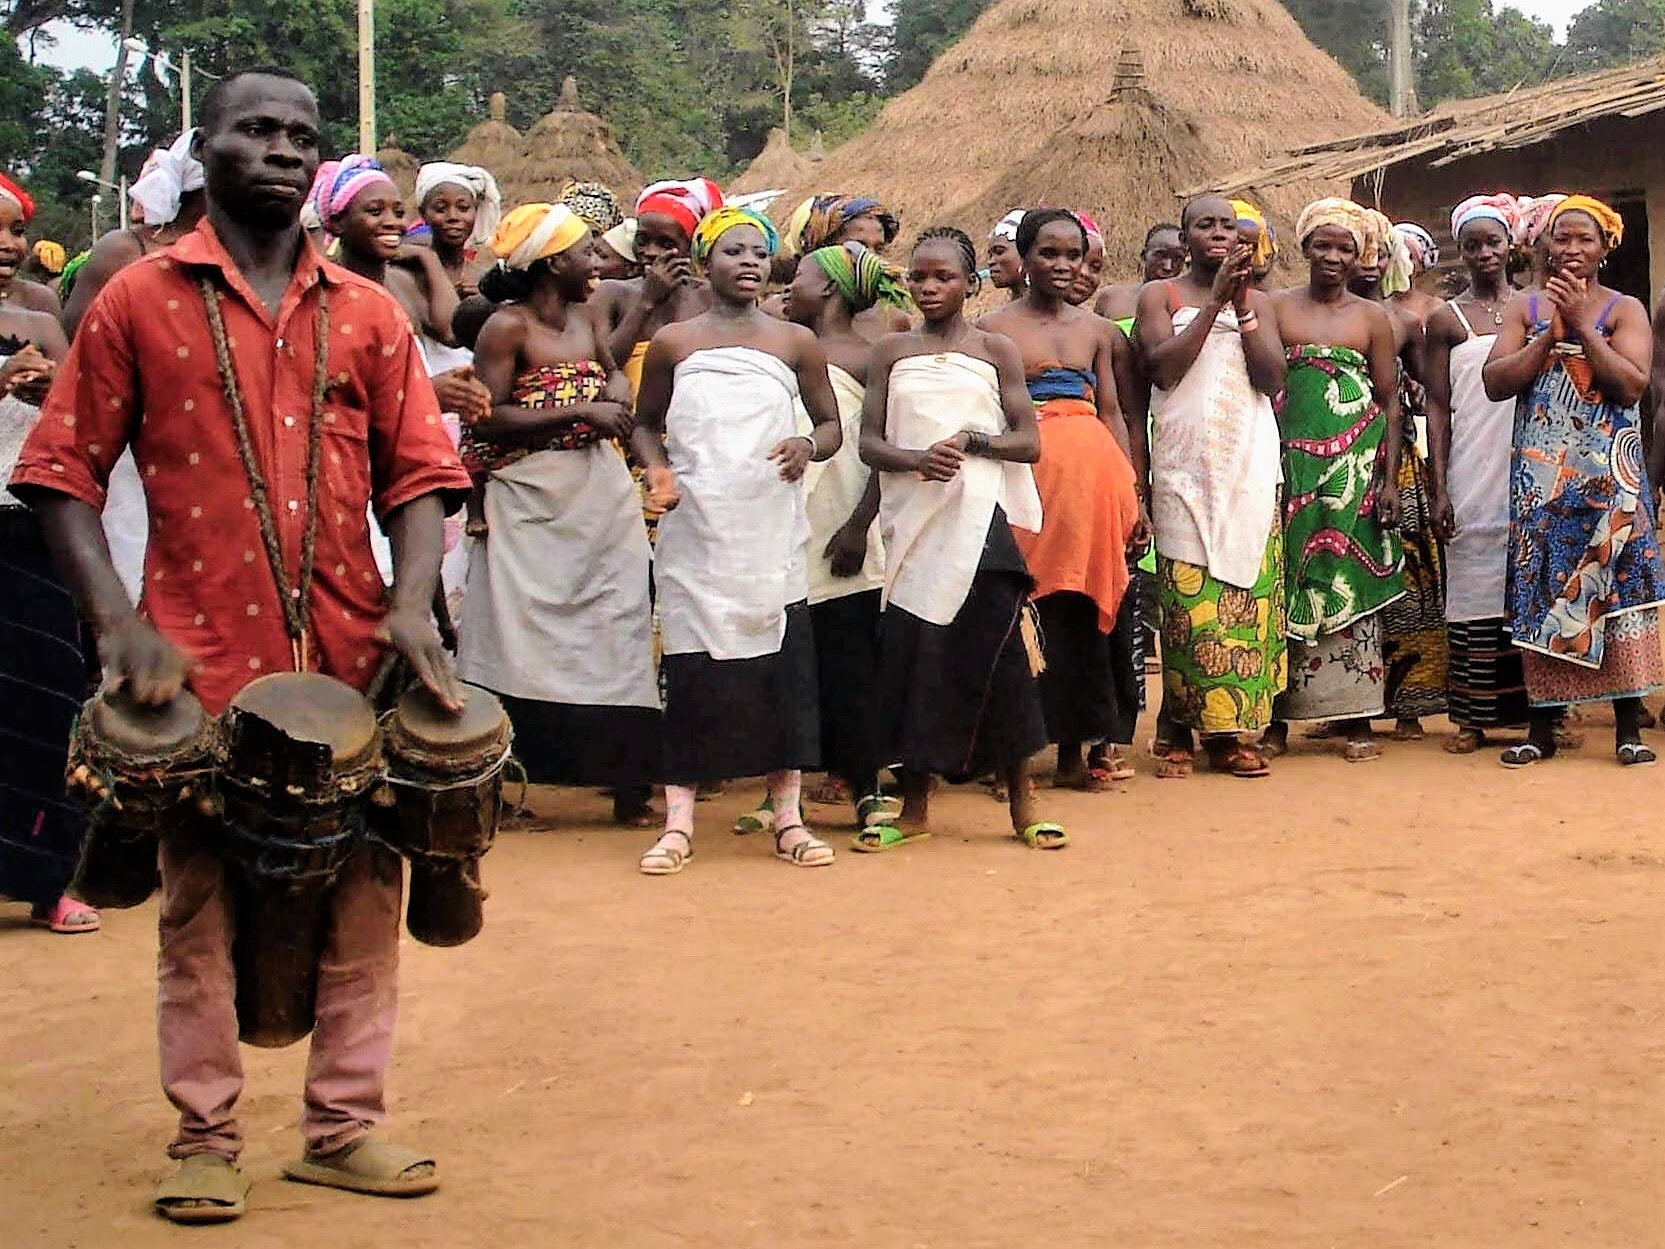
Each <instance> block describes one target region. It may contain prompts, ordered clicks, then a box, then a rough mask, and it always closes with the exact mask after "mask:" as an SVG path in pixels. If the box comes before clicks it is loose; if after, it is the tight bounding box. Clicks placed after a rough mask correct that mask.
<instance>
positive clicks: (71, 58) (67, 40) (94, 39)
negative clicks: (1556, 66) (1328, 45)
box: [41, 0, 1592, 71]
mask: <svg viewBox="0 0 1665 1249" xmlns="http://www.w3.org/2000/svg"><path fill="white" fill-rule="evenodd" d="M1591 2H1592V0H1512V3H1513V7H1515V8H1518V9H1522V10H1524V11H1525V12H1527V13H1530V14H1531V15H1532V16H1533V17H1536V18H1539V19H1541V20H1542V21H1546V22H1548V23H1549V24H1550V25H1551V26H1553V27H1555V33H1556V36H1557V37H1560V36H1563V35H1565V34H1566V33H1567V22H1568V21H1569V20H1570V19H1571V17H1572V16H1573V14H1575V13H1577V12H1578V11H1579V10H1581V9H1583V8H1584V7H1586V5H1587V4H1588V3H1591ZM870 4H871V0H870ZM1493 4H1494V5H1495V7H1497V8H1503V7H1505V4H1504V3H1500V2H1499V0H1493ZM871 7H874V8H877V7H880V6H878V5H871ZM48 29H50V30H51V31H52V33H53V34H54V35H56V36H57V38H58V43H57V46H56V47H53V48H49V49H48V48H43V49H42V51H41V59H42V60H44V61H47V62H48V63H50V64H53V65H59V66H62V67H64V68H66V69H75V68H79V67H81V66H86V67H88V68H90V69H95V70H105V71H107V70H108V69H109V68H110V66H111V65H113V64H114V63H115V57H116V49H115V41H114V40H112V39H110V38H108V37H107V36H105V35H102V34H99V33H96V32H89V31H81V30H76V29H75V28H74V27H72V26H66V25H64V24H63V23H61V22H54V23H53V24H52V25H51V26H50V27H48Z"/></svg>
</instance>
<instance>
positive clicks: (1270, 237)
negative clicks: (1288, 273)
mask: <svg viewBox="0 0 1665 1249" xmlns="http://www.w3.org/2000/svg"><path fill="white" fill-rule="evenodd" d="M1231 210H1232V212H1234V213H1236V214H1237V228H1238V229H1240V230H1241V229H1242V228H1243V227H1244V226H1246V225H1250V226H1254V228H1255V230H1256V231H1257V233H1256V234H1255V250H1254V255H1252V256H1250V257H1249V263H1250V264H1251V265H1252V266H1253V267H1254V268H1256V269H1270V268H1271V267H1272V262H1273V261H1274V260H1276V259H1277V258H1278V235H1277V232H1276V231H1275V230H1273V229H1272V223H1271V222H1270V221H1268V220H1266V214H1265V213H1263V212H1261V211H1260V209H1258V208H1256V207H1255V206H1254V205H1253V204H1251V203H1250V202H1249V201H1248V200H1246V199H1234V200H1232V201H1231Z"/></svg>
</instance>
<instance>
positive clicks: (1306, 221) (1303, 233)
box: [1295, 196, 1376, 264]
mask: <svg viewBox="0 0 1665 1249" xmlns="http://www.w3.org/2000/svg"><path fill="white" fill-rule="evenodd" d="M1319 226H1340V227H1341V228H1342V229H1343V230H1345V231H1347V233H1349V234H1351V235H1352V236H1353V245H1354V246H1355V247H1357V248H1358V249H1359V260H1360V262H1361V263H1365V264H1369V263H1370V262H1371V259H1373V258H1374V257H1375V255H1376V248H1375V246H1374V243H1373V239H1374V235H1375V227H1374V226H1373V225H1372V224H1371V221H1370V216H1369V210H1368V209H1365V208H1361V207H1360V206H1359V205H1357V204H1355V203H1354V202H1353V201H1352V200H1350V199H1340V198H1338V197H1335V196H1331V197H1330V198H1328V199H1321V200H1314V201H1313V202H1312V203H1310V204H1308V205H1307V206H1306V207H1305V208H1303V209H1301V215H1300V217H1299V219H1297V220H1296V222H1295V237H1296V238H1297V239H1299V240H1300V242H1301V246H1302V247H1305V246H1306V245H1307V240H1308V239H1309V238H1311V237H1312V232H1313V231H1314V230H1316V229H1318V227H1319Z"/></svg>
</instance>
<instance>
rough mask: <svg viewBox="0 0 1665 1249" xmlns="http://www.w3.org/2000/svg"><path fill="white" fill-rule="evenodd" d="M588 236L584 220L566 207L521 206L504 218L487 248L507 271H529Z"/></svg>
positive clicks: (560, 205)
mask: <svg viewBox="0 0 1665 1249" xmlns="http://www.w3.org/2000/svg"><path fill="white" fill-rule="evenodd" d="M589 233H590V227H589V226H588V224H586V223H585V221H584V218H582V217H580V216H579V215H578V214H577V213H575V212H573V211H572V209H570V208H568V207H567V206H566V205H565V204H522V205H521V206H520V207H519V208H517V209H515V210H514V211H513V212H511V213H510V214H509V215H508V216H506V217H504V218H503V220H502V221H501V222H500V223H499V224H498V227H497V229H496V231H495V232H494V233H493V234H492V236H491V242H490V243H488V244H487V246H489V247H490V248H491V250H492V252H493V254H494V255H496V256H497V258H498V259H499V260H501V261H502V262H503V264H504V266H505V267H506V268H509V269H530V268H531V267H532V266H533V265H535V264H536V263H537V262H538V261H540V260H544V259H546V258H548V257H550V256H559V255H560V254H561V253H562V252H564V251H566V250H567V248H569V247H571V246H573V245H574V244H576V243H577V242H578V241H579V240H580V239H584V238H587V237H588V236H589Z"/></svg>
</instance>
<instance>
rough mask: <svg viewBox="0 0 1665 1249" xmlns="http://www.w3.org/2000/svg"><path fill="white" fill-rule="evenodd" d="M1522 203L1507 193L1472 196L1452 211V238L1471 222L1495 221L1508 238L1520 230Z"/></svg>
mask: <svg viewBox="0 0 1665 1249" xmlns="http://www.w3.org/2000/svg"><path fill="white" fill-rule="evenodd" d="M1520 207H1521V206H1520V201H1518V200H1517V199H1515V197H1514V196H1513V195H1510V194H1509V193H1508V192H1507V191H1498V192H1496V193H1494V194H1492V195H1471V196H1469V197H1468V198H1467V199H1466V200H1464V201H1463V202H1462V203H1461V204H1458V205H1457V207H1455V208H1453V209H1452V210H1451V237H1452V238H1456V237H1457V236H1458V235H1460V234H1461V233H1462V232H1463V227H1464V226H1466V225H1467V224H1468V223H1469V222H1471V221H1495V222H1497V224H1498V225H1500V226H1502V227H1503V233H1504V235H1505V236H1506V237H1508V238H1511V239H1512V238H1514V237H1515V236H1516V234H1517V232H1518V231H1519V230H1520V216H1521V213H1520Z"/></svg>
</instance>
